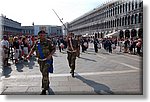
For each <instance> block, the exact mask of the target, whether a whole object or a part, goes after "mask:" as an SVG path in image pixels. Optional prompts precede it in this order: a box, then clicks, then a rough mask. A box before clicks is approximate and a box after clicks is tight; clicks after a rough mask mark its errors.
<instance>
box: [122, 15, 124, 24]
mask: <svg viewBox="0 0 150 102" xmlns="http://www.w3.org/2000/svg"><path fill="white" fill-rule="evenodd" d="M122 26H124V17H123V18H122Z"/></svg>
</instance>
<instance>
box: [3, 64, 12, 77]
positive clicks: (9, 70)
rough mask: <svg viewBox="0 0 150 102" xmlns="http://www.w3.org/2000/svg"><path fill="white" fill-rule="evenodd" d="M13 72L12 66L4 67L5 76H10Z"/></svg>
mask: <svg viewBox="0 0 150 102" xmlns="http://www.w3.org/2000/svg"><path fill="white" fill-rule="evenodd" d="M11 72H12V69H11V67H4V68H3V71H2V73H3V75H4V76H5V78H8V77H10V73H11Z"/></svg>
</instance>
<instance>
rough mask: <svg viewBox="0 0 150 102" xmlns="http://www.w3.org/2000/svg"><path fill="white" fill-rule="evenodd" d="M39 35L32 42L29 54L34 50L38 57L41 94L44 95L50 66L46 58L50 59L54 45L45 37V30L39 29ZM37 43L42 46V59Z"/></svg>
mask: <svg viewBox="0 0 150 102" xmlns="http://www.w3.org/2000/svg"><path fill="white" fill-rule="evenodd" d="M38 35H39V40H38V41H37V42H36V43H35V44H34V46H33V47H32V49H31V51H30V53H29V55H28V56H27V58H29V56H30V55H31V54H32V53H33V52H34V51H36V55H37V57H38V63H39V66H40V71H41V73H42V92H41V95H46V90H48V89H49V83H50V82H49V72H48V68H49V67H51V66H52V64H49V63H47V60H52V55H53V53H54V52H55V47H54V46H53V45H52V43H51V41H50V40H49V39H46V32H45V31H40V32H39V33H38ZM38 43H40V46H41V48H42V52H43V55H44V59H43V58H41V55H40V53H39V51H38V47H37V46H38Z"/></svg>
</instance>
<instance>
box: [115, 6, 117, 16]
mask: <svg viewBox="0 0 150 102" xmlns="http://www.w3.org/2000/svg"><path fill="white" fill-rule="evenodd" d="M115 15H117V7H115Z"/></svg>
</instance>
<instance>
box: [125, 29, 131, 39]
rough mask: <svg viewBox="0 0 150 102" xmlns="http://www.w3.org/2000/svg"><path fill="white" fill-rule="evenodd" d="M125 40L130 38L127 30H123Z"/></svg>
mask: <svg viewBox="0 0 150 102" xmlns="http://www.w3.org/2000/svg"><path fill="white" fill-rule="evenodd" d="M125 38H130V31H129V30H125Z"/></svg>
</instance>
